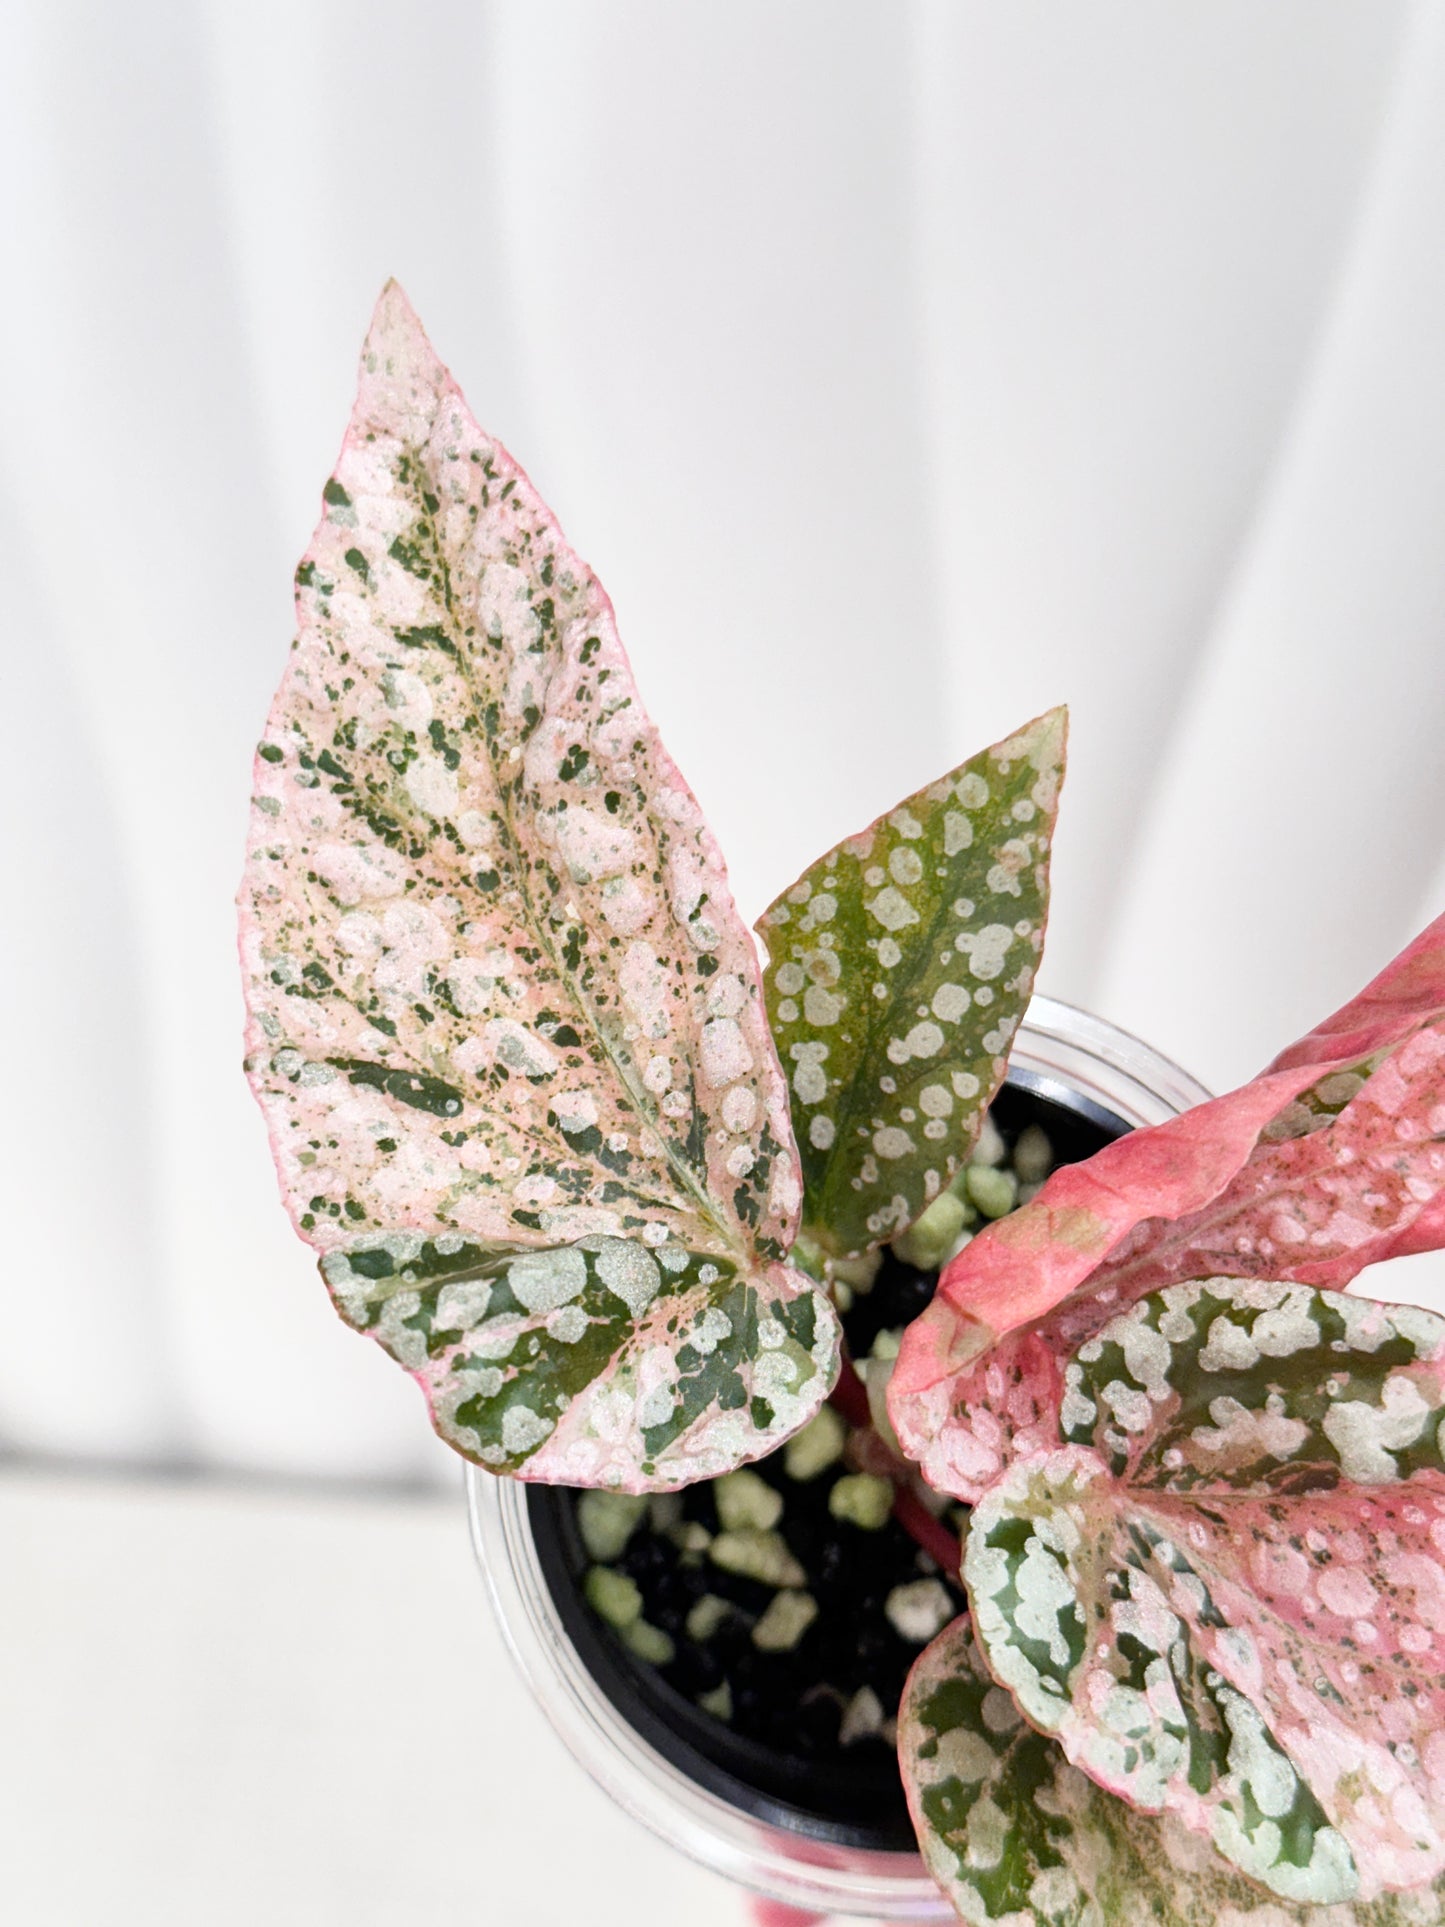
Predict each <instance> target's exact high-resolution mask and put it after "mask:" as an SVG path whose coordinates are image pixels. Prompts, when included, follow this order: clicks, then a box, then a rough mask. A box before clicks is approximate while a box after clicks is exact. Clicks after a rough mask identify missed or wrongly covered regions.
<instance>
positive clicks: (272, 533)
mask: <svg viewBox="0 0 1445 1927" xmlns="http://www.w3.org/2000/svg"><path fill="white" fill-rule="evenodd" d="M8 20H9V27H8V35H9V39H8V46H7V59H6V61H5V62H4V63H3V65H0V161H3V165H0V183H3V185H0V209H3V212H0V236H3V247H4V254H3V259H4V261H5V264H6V268H7V271H8V278H7V298H6V300H5V301H4V303H3V304H0V411H3V412H0V418H3V420H4V421H5V424H6V431H7V432H6V435H5V438H4V442H3V445H0V538H3V542H4V550H3V554H4V558H5V560H4V567H3V570H0V597H3V606H4V614H5V634H6V670H7V679H8V680H7V688H8V689H9V691H10V693H11V696H12V703H11V706H10V710H9V715H10V729H9V731H8V735H7V754H6V756H5V757H4V758H3V759H0V770H3V776H0V781H3V783H4V785H5V793H4V794H5V806H6V823H7V833H6V836H5V838H4V841H3V849H4V854H3V861H4V863H5V866H6V873H5V881H6V885H7V888H6V892H5V900H6V902H7V903H8V904H9V906H10V920H9V924H8V927H7V936H8V939H9V940H8V942H7V943H6V944H5V946H4V947H3V951H0V969H3V971H4V973H5V979H4V980H5V990H6V1008H7V1009H8V1010H9V1011H11V1012H12V1013H13V1014H14V1022H13V1024H12V1037H11V1064H12V1067H13V1069H12V1077H11V1080H10V1090H9V1097H10V1101H9V1103H8V1105H7V1106H6V1107H5V1112H4V1120H3V1126H0V1129H3V1148H0V1172H3V1177H4V1183H5V1189H6V1200H5V1212H6V1232H7V1235H6V1252H7V1257H8V1260H9V1262H8V1263H7V1265H6V1266H5V1268H4V1272H3V1275H0V1300H3V1307H4V1322H5V1328H6V1341H7V1342H6V1344H5V1346H4V1347H3V1348H0V1445H3V1446H5V1447H8V1448H11V1449H16V1450H22V1451H31V1452H43V1453H60V1454H72V1455H79V1456H83V1457H87V1458H107V1459H112V1460H117V1461H128V1462H134V1461H148V1462H149V1461H158V1462H170V1463H183V1464H192V1465H199V1466H209V1467H242V1468H250V1469H256V1470H262V1471H272V1472H288V1473H289V1472H297V1473H320V1474H327V1475H336V1476H350V1477H360V1478H393V1479H403V1478H417V1477H425V1478H431V1477H451V1476H454V1468H453V1465H452V1462H451V1461H450V1459H449V1458H448V1456H447V1455H446V1454H444V1453H443V1451H442V1448H440V1447H439V1446H436V1445H435V1444H434V1442H433V1441H432V1440H431V1439H430V1436H429V1434H428V1432H427V1430H426V1427H425V1424H424V1420H423V1415H422V1408H421V1404H420V1401H419V1399H418V1398H417V1396H416V1394H415V1392H414V1391H413V1390H412V1388H411V1387H410V1386H408V1385H407V1383H406V1381H405V1379H404V1378H403V1377H402V1375H401V1374H400V1373H398V1372H397V1371H396V1370H395V1368H394V1367H393V1366H392V1365H391V1364H390V1363H389V1361H387V1360H386V1359H384V1358H383V1357H382V1356H381V1354H380V1353H379V1352H378V1351H376V1349H375V1348H374V1347H372V1346H370V1345H368V1344H367V1343H366V1342H365V1341H363V1340H361V1339H358V1338H356V1337H354V1336H353V1335H351V1334H349V1333H347V1332H346V1331H344V1330H343V1329H342V1328H341V1327H340V1326H339V1325H338V1324H337V1321H336V1319H335V1317H334V1315H333V1313H332V1312H331V1310H330V1307H329V1306H328V1304H327V1302H326V1299H325V1295H324V1292H323V1290H322V1287H321V1285H320V1283H319V1280H318V1279H317V1277H316V1274H315V1271H314V1268H313V1266H312V1264H311V1261H310V1259H309V1256H308V1254H307V1253H306V1252H305V1251H304V1249H302V1248H301V1247H300V1246H299V1245H298V1244H297V1243H296V1242H295V1241H294V1240H293V1239H292V1237H291V1235H290V1232H289V1230H288V1228H287V1226H286V1223H285V1220H284V1218H283V1216H282V1214H281V1212H280V1208H279V1206H278V1204H277V1202H276V1199H275V1194H274V1186H273V1183H272V1178H271V1173H270V1169H269V1164H268V1159H267V1154H266V1150H265V1145H264V1139H263V1135H262V1131H261V1125H260V1120H259V1117H258V1115H257V1114H256V1112H255V1110H254V1107H253V1105H252V1104H251V1101H250V1098H249V1096H248V1094H247V1093H246V1091H245V1089H244V1085H243V1083H242V1081H241V1076H240V1068H239V1056H240V1051H239V1021H240V1019H239V991H238V986H237V978H236V971H235V968H234V960H233V948H232V945H233V937H232V909H231V899H232V894H233V891H234V888H235V883H236V879H237V873H238V868H239V862H240V851H241V845H242V840H243V834H244V820H245V811H246V801H247V792H248V786H249V785H248V775H249V763H250V757H251V752H252V748H253V745H254V742H255V739H256V736H257V734H258V733H259V730H260V727H261V723H262V720H263V718H264V715H265V711H266V706H267V702H268V700H269V696H270V692H271V690H272V688H273V686H274V684H275V682H276V680H277V677H278V675H279V672H280V668H281V665H282V662H283V659H284V655H285V650H286V646H287V642H288V640H289V636H290V625H291V612H290V600H289V597H290V587H289V585H290V576H291V569H292V567H293V565H294V562H295V560H296V557H297V556H298V555H299V553H300V552H301V549H302V548H303V546H304V544H305V542H306V540H307V537H308V535H309V532H310V528H311V525H312V522H313V520H314V518H315V514H316V507H317V501H318V495H319V486H320V483H321V481H322V480H323V479H324V477H325V475H326V474H327V472H328V471H329V468H330V466H331V463H332V460H333V458H334V455H335V451H336V447H337V445H338V442H339V439H340V434H341V430H342V427H343V425H344V422H345V418H346V413H347V409H348V407H349V402H350V391H351V382H352V371H353V368H354V363H355V355H356V351H357V347H358V345H359V342H360V339H361V335H362V332H363V330H364V327H365V323H366V319H367V315H368V313H369V310H370V306H371V303H372V301H373V299H374V297H375V294H376V292H377V290H378V288H379V287H380V285H381V282H382V281H383V280H384V279H385V277H386V276H387V275H388V274H396V275H397V276H399V278H400V279H401V280H402V281H403V282H404V283H405V285H406V286H407V288H408V291H409V293H410V294H411V296H412V298H413V300H414V301H415V303H416V304H417V306H418V308H419V310H420V311H421V313H422V314H423V316H424V318H425V319H426V321H427V324H428V326H429V328H430V329H431V331H432V333H433V336H434V339H435V340H436V342H437V345H438V347H439V349H440V350H441V352H442V353H443V355H444V356H445V357H446V358H447V359H448V360H449V361H450V362H451V364H452V365H453V367H454V369H455V370H456V372H457V374H458V376H459V378H460V379H461V380H462V382H463V384H464V386H465V387H466V389H467V392H468V395H469V397H470V399H471V400H472V402H473V405H474V407H475V408H476V410H477V412H478V414H479V415H480V416H481V418H482V419H483V420H485V421H486V422H487V423H488V425H489V426H490V427H492V428H494V429H495V430H496V431H497V432H499V433H500V434H501V435H502V436H503V438H504V439H505V440H506V441H508V443H509V444H510V445H511V446H512V447H513V449H514V451H515V452H516V453H517V455H518V457H519V458H520V459H521V460H522V461H523V462H524V464H525V465H526V466H527V467H528V469H529V470H530V472H531V473H532V475H533V477H534V479H535V480H536V482H537V484H538V486H539V487H540V488H541V489H542V491H543V493H544V494H545V495H546V496H547V497H548V499H549V500H550V501H551V502H552V503H553V504H554V506H555V507H556V509H557V510H558V512H559V514H560V515H561V517H562V519H563V522H564V524H565V526H566V527H567V529H568V531H569V534H570V535H571V537H572V539H573V540H574V541H575V542H576V543H577V545H578V546H579V548H580V549H581V550H582V552H583V553H584V554H586V555H587V556H588V557H589V559H590V560H591V561H592V562H593V563H594V564H595V566H596V567H597V569H598V571H599V573H600V574H601V576H602V578H603V580H604V581H605V582H606V583H607V585H608V587H609V589H610V590H611V592H612V594H613V597H614V600H615V601H616V603H617V606H618V611H619V617H620V621H621V626H622V632H623V635H624V637H625V639H626V641H627V643H628V646H629V648H630V650H631V652H632V655H633V658H634V661H635V664H636V667H637V671H638V676H639V680H640V682H641V684H642V687H643V690H644V692H645V695H646V697H647V700H648V703H649V706H650V707H651V708H652V710H653V713H654V714H655V716H656V717H657V719H658V722H659V724H660V726H661V728H662V730H663V733H664V735H665V737H666V739H667V741H668V743H669V745H670V747H671V748H672V750H673V752H674V754H675V755H676V756H677V758H678V761H679V762H680V764H681V765H682V767H683V768H684V769H685V770H686V772H687V773H688V776H689V778H690V780H691V781H692V783H693V784H694V787H695V788H696V789H697V791H698V794H699V796H700V797H701V799H702V802H703V804H704V807H705V808H706V809H707V811H708V812H709V814H710V816H711V818H712V820H713V822H714V824H715V827H716V828H717V830H718V833H719V836H720V838H721V841H722V843H723V846H724V848H725V849H726V850H727V852H728V855H729V859H730V862H731V867H732V872H733V879H734V884H735V887H736V890H737V894H738V896H739V898H740V901H741V903H742V906H743V908H744V910H745V911H746V912H747V913H748V914H750V915H751V914H755V913H756V911H757V910H758V909H759V908H760V907H761V906H762V904H763V903H764V902H766V901H767V899H768V897H769V896H770V895H771V894H772V892H773V891H774V890H775V889H776V888H777V887H778V886H779V885H781V884H783V883H786V882H787V881H788V880H789V878H790V877H791V876H792V875H794V874H795V873H796V872H797V871H798V870H799V869H801V868H802V867H803V866H804V865H805V864H806V863H807V862H808V861H809V860H810V859H811V858H812V857H813V856H815V855H816V854H817V852H818V851H819V850H820V849H822V848H824V847H826V845H827V844H828V843H830V842H832V841H833V840H835V839H836V838H837V837H838V836H839V835H840V834H842V833H844V832H846V831H848V830H852V829H855V828H858V827H861V825H862V824H863V823H865V822H866V821H867V820H868V819H869V818H870V817H871V816H872V815H874V814H876V813H877V811H878V810H880V809H882V808H885V807H887V806H888V805H889V804H891V803H892V802H893V801H894V800H896V798H897V796H898V795H900V794H902V793H904V792H905V791H907V790H908V789H910V788H912V787H914V786H916V784H917V783H918V782H920V781H921V780H923V779H924V778H926V777H927V776H928V775H930V774H932V773H934V772H935V771H937V770H940V769H942V768H944V767H946V766H948V765H949V764H950V763H952V762H953V761H956V760H958V759H959V758H960V757H961V756H963V755H964V754H966V753H967V752H969V751H970V750H972V749H975V748H977V747H979V746H980V745H981V744H983V743H984V742H986V741H988V740H990V739H992V738H993V737H994V736H997V735H999V734H1002V733H1003V732H1005V731H1006V730H1008V729H1009V728H1011V727H1013V726H1015V725H1016V724H1017V723H1019V722H1021V721H1023V720H1024V719H1025V718H1026V717H1028V716H1031V715H1033V714H1036V713H1037V712H1038V711H1040V710H1042V709H1043V708H1045V707H1046V706H1048V705H1049V704H1051V703H1053V702H1055V701H1058V700H1060V699H1064V700H1068V701H1070V702H1071V704H1072V705H1073V714H1074V737H1073V770H1072V774H1071V777H1070V781H1069V787H1068V791H1067V794H1066V797H1065V815H1064V827H1063V829H1062V831H1061V834H1060V839H1059V846H1058V852H1057V870H1056V876H1057V895H1056V907H1055V914H1054V922H1053V929H1052V932H1051V937H1050V951H1049V958H1048V963H1047V965H1046V974H1045V979H1044V987H1045V988H1046V989H1048V990H1050V991H1051V992H1052V993H1053V994H1055V995H1058V996H1063V997H1067V998H1070V999H1072V1000H1074V1001H1076V1002H1079V1003H1082V1004H1085V1005H1090V1006H1093V1007H1095V1008H1097V1009H1099V1010H1101V1011H1102V1012H1103V1013H1104V1014H1106V1015H1108V1016H1109V1017H1111V1018H1113V1019H1115V1020H1116V1021H1118V1022H1122V1023H1124V1024H1126V1025H1128V1026H1129V1027H1131V1028H1133V1029H1135V1030H1137V1031H1139V1032H1140V1033H1141V1034H1143V1035H1145V1036H1148V1037H1149V1038H1150V1040H1151V1041H1152V1042H1154V1043H1156V1044H1158V1045H1160V1046H1161V1047H1163V1048H1164V1049H1166V1050H1172V1051H1174V1052H1175V1054H1177V1055H1178V1056H1179V1057H1180V1058H1181V1060H1182V1061H1184V1062H1186V1063H1187V1064H1188V1065H1189V1067H1190V1068H1191V1069H1193V1070H1195V1071H1196V1072H1198V1073H1199V1074H1200V1075H1202V1076H1203V1077H1205V1078H1207V1079H1209V1080H1211V1081H1214V1082H1216V1083H1225V1082H1229V1081H1232V1080H1234V1079H1236V1078H1238V1077H1240V1076H1243V1075H1245V1074H1247V1073H1248V1072H1249V1071H1250V1070H1252V1069H1253V1068H1255V1066H1256V1063H1257V1061H1258V1060H1259V1059H1261V1058H1263V1057H1266V1056H1268V1055H1269V1054H1270V1051H1271V1050H1272V1049H1273V1048H1274V1047H1275V1045H1276V1044H1277V1043H1279V1042H1280V1041H1282V1040H1283V1039H1284V1038H1286V1037H1288V1036H1290V1035H1292V1034H1294V1033H1295V1032H1297V1031H1298V1030H1300V1029H1302V1028H1304V1027H1305V1026H1307V1025H1308V1024H1309V1023H1310V1022H1311V1021H1312V1020H1313V1019H1314V1018H1316V1017H1317V1016H1318V1015H1320V1013H1321V1011H1322V1010H1323V1009H1325V1008H1327V1007H1328V1006H1329V1005H1330V1004H1331V1003H1333V1002H1335V1001H1338V999H1339V998H1341V997H1342V996H1344V995H1345V994H1347V993H1348V992H1349V991H1350V990H1351V989H1353V988H1354V987H1355V986H1356V985H1357V983H1358V982H1359V981H1361V980H1362V979H1363V977H1364V976H1366V975H1368V974H1369V972H1370V971H1371V970H1372V969H1373V968H1375V967H1376V966H1377V965H1378V964H1379V963H1380V962H1382V961H1383V960H1384V959H1385V958H1386V957H1387V956H1388V955H1389V954H1390V953H1391V952H1392V951H1393V950H1394V949H1395V948H1397V947H1398V946H1399V944H1400V943H1401V942H1402V941H1403V940H1404V938H1405V936H1406V935H1408V934H1409V931H1410V929H1411V927H1412V926H1413V925H1415V924H1417V923H1418V922H1420V921H1422V920H1423V917H1424V915H1425V914H1426V913H1427V912H1428V911H1429V910H1431V909H1433V908H1436V907H1439V903H1440V901H1441V897H1442V892H1445V881H1442V878H1445V796H1442V795H1441V794H1440V787H1441V783H1442V780H1445V779H1442V777H1441V775H1440V764H1439V759H1438V757H1436V756H1435V755H1433V754H1432V750H1433V743H1434V739H1435V736H1436V735H1437V733H1438V721H1439V717H1440V712H1441V708H1442V705H1445V651H1442V649H1441V648H1440V646H1439V639H1440V629H1441V626H1442V619H1445V578H1442V573H1441V571H1442V566H1445V565H1442V561H1441V549H1440V544H1439V540H1438V534H1437V531H1438V529H1439V528H1440V526H1442V522H1445V514H1442V511H1445V455H1442V450H1445V434H1442V432H1441V430H1442V428H1445V421H1442V416H1445V359H1442V356H1441V354H1440V351H1439V348H1438V343H1439V341H1440V340H1441V339H1442V338H1445V334H1442V329H1441V326H1440V323H1441V321H1442V319H1445V314H1442V308H1445V271H1442V268H1441V255H1440V249H1439V246H1438V236H1439V233H1440V231H1441V216H1442V212H1445V210H1442V206H1441V202H1442V196H1445V147H1442V138H1441V133H1440V129H1441V127H1442V126H1445V116H1442V112H1441V109H1442V106H1445V32H1442V15H1441V13H1440V11H1439V9H1438V8H1435V7H1431V6H1428V5H1421V6H1414V7H1412V6H1410V5H1406V4H1403V0H1389V3H1388V4H1375V0H1370V3H1369V4H1366V0H1358V3H1357V4H1356V3H1351V4H1346V3H1345V0H1328V3H1327V4H1323V5H1321V4H1319V0H1280V4H1278V5H1276V6H1274V7H1272V8H1270V9H1268V10H1266V11H1261V10H1260V9H1259V8H1257V7H1255V6H1252V5H1248V4H1245V3H1244V0H1221V3H1219V4H1209V5H1205V4H1203V0H1198V3H1197V4H1196V3H1195V0H1189V4H1184V5H1179V6H1176V7H1173V8H1170V9H1168V10H1160V9H1157V8H1155V7H1152V6H1150V5H1148V4H1146V3H1145V0H1091V4H1089V5H1088V6H1086V7H1082V8H1078V9H1072V10H1068V11H1063V10H1059V9H1057V8H1054V7H1051V6H1048V5H1046V4H1044V3H1043V0H1021V3H1020V4H1017V5H1014V6H1011V7H1009V8H1007V9H1004V8H997V7H989V6H984V5H982V4H977V5H975V4H948V3H947V0H914V3H913V4H909V5H904V6H900V7H884V6H880V5H877V4H859V3H858V0H827V3H826V4H825V3H824V0H800V4H796V5H793V6H790V7H788V8H784V9H779V8H776V7H771V6H768V5H765V4H763V3H762V0H740V4H737V5H735V6H733V7H731V8H729V9H727V10H725V11H718V10H708V9H699V8H677V7H674V6H669V5H667V4H666V0H647V3H646V4H642V3H641V0H609V4H608V5H607V6H606V7H602V8H599V7H596V6H592V5H587V4H583V0H568V4H558V3H557V0H525V3H524V0H505V3H504V4H490V5H488V4H483V5H480V6H479V5H476V4H467V5H462V4H461V3H460V0H420V4H418V5H416V6H414V7H411V8H409V9H405V10H398V9H394V8H385V7H382V6H380V5H373V4H362V5H359V6H358V5H346V6H343V5H341V4H340V0H292V4H288V5H287V6H285V7H282V6H281V5H279V4H277V3H276V0H259V4H257V5H254V6H251V7H247V8H243V9H236V8H234V7H230V8H228V7H223V6H221V5H220V4H218V0H208V3H207V4H204V5H200V6H197V7H194V8H191V9H187V10H182V11H181V12H177V11H176V10H175V9H173V8H169V7H166V8H163V7H161V6H159V5H158V4H155V0H138V3H137V4H136V5H133V6H131V7H128V8H126V9H124V10H123V11H122V12H118V13H115V14H113V15H107V14H105V13H103V12H102V13H98V12H97V11H96V10H95V9H93V8H90V7H87V6H84V5H82V4H80V0H47V4H46V5H45V6H44V7H42V6H40V5H39V4H38V3H37V0H17V4H16V5H15V6H14V7H13V8H12V9H11V13H10V15H9V16H8Z"/></svg>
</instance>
